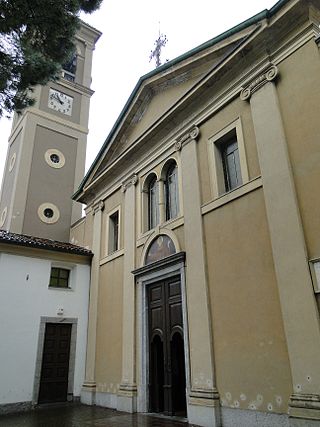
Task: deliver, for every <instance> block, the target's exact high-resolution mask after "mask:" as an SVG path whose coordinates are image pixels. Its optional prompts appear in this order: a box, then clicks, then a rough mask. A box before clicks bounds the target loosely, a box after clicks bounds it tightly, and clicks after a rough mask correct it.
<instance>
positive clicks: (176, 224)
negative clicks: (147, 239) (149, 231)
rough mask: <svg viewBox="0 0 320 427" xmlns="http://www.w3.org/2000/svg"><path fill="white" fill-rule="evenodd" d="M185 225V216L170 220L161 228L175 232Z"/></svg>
mask: <svg viewBox="0 0 320 427" xmlns="http://www.w3.org/2000/svg"><path fill="white" fill-rule="evenodd" d="M183 224H184V218H183V216H181V215H180V216H177V217H176V218H172V219H169V220H168V221H166V222H164V223H163V224H161V225H160V230H161V228H168V229H169V230H174V229H175V228H178V227H180V226H181V225H183Z"/></svg>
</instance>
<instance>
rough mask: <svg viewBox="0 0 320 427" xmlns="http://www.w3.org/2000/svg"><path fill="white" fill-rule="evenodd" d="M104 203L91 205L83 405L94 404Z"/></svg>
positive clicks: (99, 202)
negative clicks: (88, 301) (88, 296)
mask: <svg viewBox="0 0 320 427" xmlns="http://www.w3.org/2000/svg"><path fill="white" fill-rule="evenodd" d="M103 209H104V202H103V201H102V200H100V201H98V202H97V203H95V204H94V205H93V215H94V219H93V238H92V252H93V258H92V262H91V277H90V303H89V319H88V340H87V358H86V374H85V382H84V384H83V389H82V392H83V393H81V400H82V401H83V402H85V403H89V404H94V403H95V402H94V394H95V390H96V380H95V362H96V340H97V317H98V297H99V268H100V264H99V261H100V239H101V221H102V211H103Z"/></svg>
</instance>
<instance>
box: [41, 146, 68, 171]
mask: <svg viewBox="0 0 320 427" xmlns="http://www.w3.org/2000/svg"><path fill="white" fill-rule="evenodd" d="M44 158H45V160H46V162H47V163H48V165H49V166H51V167H52V168H55V169H60V168H62V167H63V166H64V164H65V162H66V159H65V157H64V155H63V153H61V151H60V150H57V149H56V148H50V149H49V150H47V151H46V152H45V153H44Z"/></svg>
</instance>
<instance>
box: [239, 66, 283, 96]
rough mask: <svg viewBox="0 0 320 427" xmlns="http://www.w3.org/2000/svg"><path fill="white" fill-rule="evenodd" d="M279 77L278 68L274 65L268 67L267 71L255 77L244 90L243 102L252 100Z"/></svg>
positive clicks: (242, 93)
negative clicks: (254, 95) (255, 94)
mask: <svg viewBox="0 0 320 427" xmlns="http://www.w3.org/2000/svg"><path fill="white" fill-rule="evenodd" d="M278 75H279V70H278V67H277V66H276V65H274V64H270V65H268V67H267V69H266V70H265V71H263V72H262V73H260V74H258V75H255V76H254V77H253V79H252V80H251V82H250V83H249V84H248V85H247V86H246V87H244V88H242V90H241V93H240V99H241V100H242V101H247V100H249V99H250V98H251V96H252V94H253V93H254V92H256V91H257V90H259V89H260V88H261V87H262V86H264V85H265V84H266V83H268V82H272V81H273V80H275V79H276V78H277V76H278Z"/></svg>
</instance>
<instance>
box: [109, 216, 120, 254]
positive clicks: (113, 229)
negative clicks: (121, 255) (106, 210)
mask: <svg viewBox="0 0 320 427" xmlns="http://www.w3.org/2000/svg"><path fill="white" fill-rule="evenodd" d="M108 240H109V241H108V254H112V253H113V252H115V251H117V250H118V249H119V211H116V212H114V213H113V214H112V215H110V216H109V239H108Z"/></svg>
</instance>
